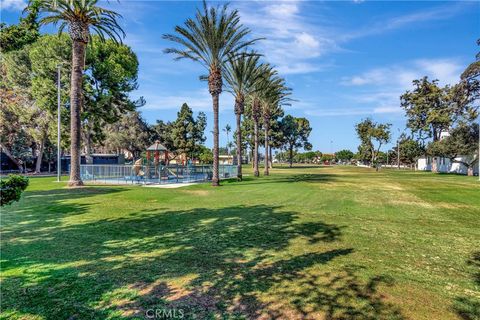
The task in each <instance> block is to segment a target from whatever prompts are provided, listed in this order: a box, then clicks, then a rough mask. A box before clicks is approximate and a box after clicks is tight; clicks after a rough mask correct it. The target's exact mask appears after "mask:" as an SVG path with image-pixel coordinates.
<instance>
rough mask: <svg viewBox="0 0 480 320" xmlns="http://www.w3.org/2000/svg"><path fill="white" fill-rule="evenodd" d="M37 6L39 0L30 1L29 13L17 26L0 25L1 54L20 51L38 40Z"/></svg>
mask: <svg viewBox="0 0 480 320" xmlns="http://www.w3.org/2000/svg"><path fill="white" fill-rule="evenodd" d="M39 6H40V0H36V1H32V3H31V5H30V12H29V13H28V15H27V16H26V17H25V18H20V22H19V24H13V25H10V26H8V25H7V24H6V23H3V22H1V23H0V49H1V51H2V53H3V54H5V53H7V52H10V51H14V50H20V49H21V48H23V47H24V46H26V45H28V44H31V43H34V42H35V41H36V40H37V39H38V37H39V36H40V32H39V24H38V10H39Z"/></svg>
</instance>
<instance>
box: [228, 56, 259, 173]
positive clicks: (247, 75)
mask: <svg viewBox="0 0 480 320" xmlns="http://www.w3.org/2000/svg"><path fill="white" fill-rule="evenodd" d="M259 58H260V56H259V55H258V54H255V53H251V54H247V53H245V54H242V55H241V56H240V57H238V58H232V59H230V60H229V63H228V64H227V66H226V72H225V80H226V81H227V88H228V91H229V92H230V93H231V94H232V95H233V96H234V98H235V116H236V123H237V132H236V133H237V135H236V140H237V141H236V144H237V154H236V156H237V178H238V180H242V126H241V122H242V114H243V113H244V112H245V97H247V96H248V95H249V94H251V93H252V92H253V90H254V89H255V84H256V82H257V81H258V79H260V76H259V75H260V72H259V64H258V60H259Z"/></svg>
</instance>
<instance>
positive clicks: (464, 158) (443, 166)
mask: <svg viewBox="0 0 480 320" xmlns="http://www.w3.org/2000/svg"><path fill="white" fill-rule="evenodd" d="M448 136H450V133H449V132H448V131H442V132H441V134H440V140H442V139H445V138H446V137H448ZM473 157H474V156H473V155H460V156H458V157H456V158H455V159H454V161H452V160H451V159H449V158H444V157H428V156H423V157H420V158H418V159H417V170H420V171H432V169H433V168H434V167H435V165H436V168H437V172H440V173H456V174H468V167H467V166H466V165H465V164H463V163H462V162H465V163H469V162H471V161H472V159H473ZM473 175H478V159H477V161H476V164H474V165H473Z"/></svg>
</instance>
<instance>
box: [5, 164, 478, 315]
mask: <svg viewBox="0 0 480 320" xmlns="http://www.w3.org/2000/svg"><path fill="white" fill-rule="evenodd" d="M247 173H248V172H247ZM53 180H54V178H33V179H31V185H30V187H29V188H28V189H27V192H25V194H24V197H23V200H22V201H21V202H19V203H16V204H14V205H12V206H10V207H7V208H2V221H1V224H2V243H1V244H2V247H1V249H2V252H1V254H2V256H1V260H2V290H1V291H2V297H1V298H2V318H5V319H6V318H8V319H125V318H130V317H134V318H135V317H138V318H144V317H145V313H146V312H147V311H148V310H150V309H169V310H170V309H175V310H182V312H183V313H184V315H185V317H184V318H197V319H205V318H227V319H232V318H234V319H243V318H247V319H251V318H262V319H270V318H280V319H310V318H311V319H322V318H326V319H456V318H458V319H462V318H463V319H478V318H479V317H480V302H479V301H480V270H479V269H480V183H479V182H478V181H477V180H476V178H473V177H465V176H454V175H434V174H430V173H415V172H397V171H395V170H384V171H382V172H379V173H375V171H374V170H370V169H365V168H352V167H300V168H293V169H287V168H278V169H274V170H273V174H272V176H270V177H268V178H260V179H254V178H252V177H251V176H250V177H247V178H246V180H245V181H244V182H240V183H239V182H236V181H226V182H224V183H223V186H222V187H221V188H212V187H211V186H210V185H208V184H199V185H194V186H189V187H185V188H181V189H158V188H144V187H138V186H131V187H125V186H88V187H85V188H81V189H66V188H65V184H63V183H55V182H53ZM177 315H179V314H178V313H177Z"/></svg>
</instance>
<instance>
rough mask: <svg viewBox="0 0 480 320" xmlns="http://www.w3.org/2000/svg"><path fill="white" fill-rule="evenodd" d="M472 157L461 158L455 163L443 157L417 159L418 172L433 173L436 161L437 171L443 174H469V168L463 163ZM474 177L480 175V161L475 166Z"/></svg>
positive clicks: (457, 158) (456, 159)
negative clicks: (479, 167)
mask: <svg viewBox="0 0 480 320" xmlns="http://www.w3.org/2000/svg"><path fill="white" fill-rule="evenodd" d="M471 157H472V156H459V157H456V158H455V161H451V160H450V159H449V158H443V157H435V158H434V157H428V156H424V157H420V158H418V159H417V170H420V171H432V167H433V166H434V161H436V165H437V171H438V172H441V173H456V174H468V168H467V166H466V165H464V164H463V163H461V162H468V161H469V160H470V159H471ZM473 175H478V160H477V164H476V165H474V166H473Z"/></svg>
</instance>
